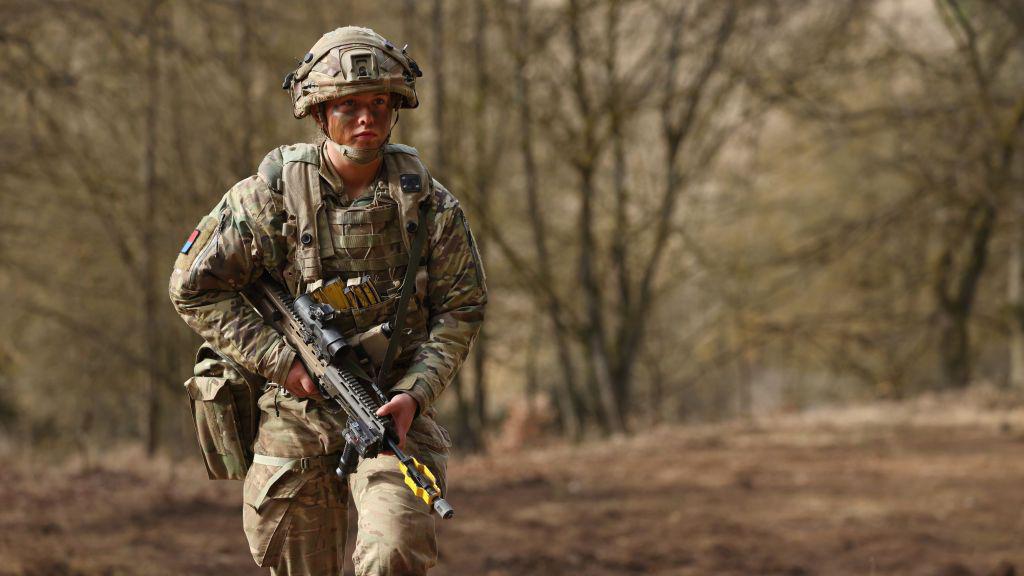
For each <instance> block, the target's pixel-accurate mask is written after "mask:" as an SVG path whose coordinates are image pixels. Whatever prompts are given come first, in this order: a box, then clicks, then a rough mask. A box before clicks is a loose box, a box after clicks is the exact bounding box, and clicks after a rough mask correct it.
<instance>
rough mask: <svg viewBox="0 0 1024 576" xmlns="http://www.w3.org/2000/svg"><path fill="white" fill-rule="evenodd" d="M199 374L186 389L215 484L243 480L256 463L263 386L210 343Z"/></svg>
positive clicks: (199, 364) (202, 355) (198, 359)
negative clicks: (258, 404) (216, 350)
mask: <svg viewBox="0 0 1024 576" xmlns="http://www.w3.org/2000/svg"><path fill="white" fill-rule="evenodd" d="M194 373H195V376H193V377H192V378H189V379H188V380H187V381H185V390H186V391H187V392H188V396H189V404H190V406H191V409H192V420H193V422H194V423H195V427H196V437H197V439H198V440H199V448H200V450H202V454H203V461H204V463H205V464H206V472H207V474H208V476H209V477H210V479H211V480H244V479H245V474H246V471H247V470H248V469H249V466H250V465H251V464H252V459H253V442H254V441H255V439H256V430H257V427H258V425H259V409H258V407H257V402H258V400H259V395H260V391H261V389H262V388H263V384H264V381H263V379H262V378H260V377H258V376H256V375H253V374H243V373H244V371H243V370H242V369H241V368H240V367H238V366H236V365H235V364H234V363H232V362H230V361H229V360H227V359H225V358H223V357H221V356H220V355H219V354H217V353H216V352H215V351H214V350H213V348H211V347H210V346H209V344H203V345H202V346H201V347H200V348H199V351H198V352H197V354H196V365H195V371H194Z"/></svg>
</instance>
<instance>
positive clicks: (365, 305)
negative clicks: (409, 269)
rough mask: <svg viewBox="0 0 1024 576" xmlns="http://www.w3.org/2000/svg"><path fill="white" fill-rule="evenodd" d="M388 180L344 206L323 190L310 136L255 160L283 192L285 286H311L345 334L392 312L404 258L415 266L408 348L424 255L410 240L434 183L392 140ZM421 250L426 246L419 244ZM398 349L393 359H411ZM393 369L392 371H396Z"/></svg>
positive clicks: (411, 152) (419, 330) (419, 329)
mask: <svg viewBox="0 0 1024 576" xmlns="http://www.w3.org/2000/svg"><path fill="white" fill-rule="evenodd" d="M384 171H385V174H386V180H384V181H378V182H377V183H376V184H375V185H374V189H373V190H372V196H363V197H360V198H358V199H356V201H354V202H353V203H352V204H350V205H348V206H344V205H342V203H341V202H340V200H338V199H336V198H335V197H334V196H333V195H332V194H323V193H322V191H321V182H320V152H319V148H318V147H317V146H315V145H312V144H296V145H291V146H283V147H281V148H278V149H276V150H274V151H272V152H271V153H270V154H268V155H267V157H266V158H265V159H264V161H263V163H261V164H260V169H259V176H260V177H261V178H262V179H263V180H264V181H265V182H266V183H267V184H268V185H269V186H270V187H271V188H272V189H274V190H275V191H278V192H281V193H282V194H283V195H284V200H285V209H286V212H287V213H288V221H287V223H286V224H285V225H284V228H283V233H284V235H285V237H286V238H287V240H288V250H289V258H288V260H289V262H291V269H290V270H285V271H284V276H285V279H286V280H287V281H288V284H289V289H290V290H291V291H292V292H293V293H295V294H297V293H300V292H307V291H308V292H312V293H313V294H314V297H316V298H317V299H318V300H321V301H325V302H327V303H330V304H331V305H332V306H333V307H334V308H335V309H336V310H338V314H337V316H336V318H337V319H336V322H337V326H338V328H340V329H341V330H342V332H343V333H344V335H345V336H346V337H351V336H354V335H356V334H360V333H363V332H366V331H367V330H370V329H372V328H374V327H376V326H379V325H380V324H382V323H384V322H387V321H389V320H391V319H393V318H394V316H395V311H396V307H397V303H398V299H399V294H400V293H401V289H402V280H403V277H404V275H405V270H406V266H409V265H412V266H417V267H418V268H419V270H417V273H416V286H415V295H414V297H413V298H411V299H410V300H409V309H408V310H407V312H406V314H407V315H406V322H405V326H406V330H405V332H406V334H404V335H403V337H402V342H403V344H404V346H403V347H404V348H405V349H406V350H407V351H411V350H412V349H414V348H415V347H416V345H417V344H419V343H420V342H422V341H423V340H425V339H426V336H427V310H426V302H425V298H426V282H427V272H426V266H425V264H426V261H427V258H425V257H421V259H420V262H409V248H410V243H411V240H412V238H413V235H414V234H415V231H416V230H417V228H418V226H420V225H424V226H426V225H427V222H419V221H418V220H419V218H420V214H419V206H420V204H421V203H422V202H429V201H430V197H431V192H432V190H433V184H432V180H431V178H430V175H429V173H428V172H427V170H426V167H425V166H423V163H422V162H420V160H419V157H418V156H417V154H416V150H415V149H414V148H410V147H408V146H403V145H400V144H389V145H388V146H387V147H386V148H385V153H384ZM424 252H426V251H425V250H424ZM405 356H407V355H406V354H402V355H401V356H399V359H398V361H397V362H396V366H400V365H401V364H404V363H405V362H407V361H408V360H409V358H406V357H405ZM393 372H394V371H393Z"/></svg>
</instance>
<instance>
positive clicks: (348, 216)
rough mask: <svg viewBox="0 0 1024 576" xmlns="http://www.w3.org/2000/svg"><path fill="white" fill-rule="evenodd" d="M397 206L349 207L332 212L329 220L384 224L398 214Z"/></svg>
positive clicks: (345, 222)
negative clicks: (364, 208) (386, 207)
mask: <svg viewBox="0 0 1024 576" xmlns="http://www.w3.org/2000/svg"><path fill="white" fill-rule="evenodd" d="M397 210H398V209H397V208H396V207H394V206H392V207H391V209H390V210H359V209H349V210H345V211H344V212H332V213H331V214H330V215H329V216H328V217H327V221H328V222H330V223H331V224H334V225H338V224H383V223H385V222H390V221H392V220H394V219H395V216H397V214H396V212H397Z"/></svg>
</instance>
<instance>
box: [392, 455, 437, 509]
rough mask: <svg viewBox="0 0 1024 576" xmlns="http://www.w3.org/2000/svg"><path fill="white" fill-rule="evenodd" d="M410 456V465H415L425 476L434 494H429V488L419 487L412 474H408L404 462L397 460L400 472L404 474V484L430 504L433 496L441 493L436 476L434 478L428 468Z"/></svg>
mask: <svg viewBox="0 0 1024 576" xmlns="http://www.w3.org/2000/svg"><path fill="white" fill-rule="evenodd" d="M410 458H411V459H412V465H413V466H415V467H416V469H417V470H419V471H420V474H423V476H425V477H426V479H427V480H429V481H430V487H431V488H433V493H434V496H432V495H431V494H430V490H428V489H426V488H421V487H420V486H419V485H417V484H416V481H415V480H413V479H412V476H410V475H409V468H407V467H406V465H405V464H403V463H402V462H401V461H399V462H398V467H399V468H400V469H401V470H402V474H404V475H405V485H406V486H408V487H409V489H410V490H412V493H413V494H415V495H416V496H417V497H418V498H420V499H421V500H423V501H424V502H426V503H427V505H430V504H432V503H433V500H434V498H436V497H437V496H436V495H440V494H441V489H440V488H438V487H437V478H434V474H433V473H432V472H431V471H430V468H427V467H426V466H425V465H424V464H422V463H421V462H420V461H419V460H417V459H416V458H413V457H411V456H410Z"/></svg>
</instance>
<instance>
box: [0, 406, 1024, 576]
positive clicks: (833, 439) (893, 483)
mask: <svg viewBox="0 0 1024 576" xmlns="http://www.w3.org/2000/svg"><path fill="white" fill-rule="evenodd" d="M14 462H15V463H14V464H13V465H10V466H6V467H4V468H3V469H0V503H2V504H3V506H2V507H0V560H2V561H0V574H18V575H29V574H32V575H43V574H57V575H68V576H70V575H79V576H86V575H101V574H102V575H120V574H211V575H212V574H218V575H221V574H228V575H230V574H249V573H253V572H254V571H255V569H254V566H253V565H252V562H251V560H250V559H249V557H248V553H247V547H246V545H245V541H244V537H243V536H242V534H241V530H240V518H239V516H240V515H239V508H240V495H239V492H240V486H239V484H238V483H216V482H209V481H206V480H205V479H204V477H205V476H204V473H203V471H202V469H201V467H200V464H199V462H198V458H187V459H185V460H183V461H180V462H175V461H171V460H169V459H163V460H156V461H147V460H145V459H144V458H142V457H141V454H140V453H139V452H138V451H137V450H133V449H125V450H119V451H117V452H116V455H113V454H105V455H102V456H101V457H93V458H90V459H79V460H77V461H71V462H68V463H66V464H65V465H64V466H62V467H60V468H55V467H42V466H38V465H32V463H31V462H29V461H28V460H27V459H21V460H20V461H19V460H15V461H14ZM450 475H451V477H452V490H453V491H452V493H451V496H450V500H451V502H452V504H453V505H454V506H455V507H456V509H457V510H458V513H459V515H458V517H457V518H456V519H455V520H453V521H451V522H446V523H444V524H443V525H442V526H441V528H440V532H441V542H442V546H441V561H440V567H439V569H438V570H437V571H436V573H438V574H491V575H495V576H497V575H506V574H508V575H512V574H595V575H604V574H678V575H689V574H715V575H719V574H726V575H746V574H779V575H783V574H787V575H807V574H825V575H830V574H858V575H859V574H893V575H897V574H898V575H911V576H914V575H921V576H940V575H941V576H952V575H954V574H957V575H961V576H963V575H972V574H973V575H975V576H985V575H988V574H997V573H999V574H1002V575H1003V576H1005V575H1006V574H1008V573H1009V572H1008V570H1009V568H1008V567H1009V566H1011V565H1016V566H1020V567H1024V515H1022V511H1024V491H1022V490H1021V489H1020V486H1022V485H1024V404H1022V403H1021V401H1020V399H1019V398H1018V397H1016V396H1012V395H1006V394H1000V393H998V392H996V391H994V390H991V389H978V390H973V391H971V392H969V393H967V394H959V395H934V396H926V397H922V398H919V399H916V400H913V401H909V402H903V403H895V402H893V403H876V404H870V405H864V406H858V407H849V408H836V409H822V410H816V411H812V412H807V413H802V414H791V415H780V416H772V417H766V418H760V419H757V420H756V421H750V422H733V423H726V424H720V425H708V426H694V427H686V428H663V429H659V430H656V431H652V432H649V433H645V434H642V435H639V436H637V437H633V438H628V439H613V440H609V441H606V442H601V443H592V444H587V445H583V446H566V445H558V446H551V447H548V448H543V449H537V450H532V451H517V452H505V453H494V454H491V455H486V456H476V457H472V458H463V459H457V460H456V461H455V462H453V465H452V467H451V470H450ZM1000 562H1003V564H1002V565H1001V567H1000ZM997 570H1002V572H997Z"/></svg>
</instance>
